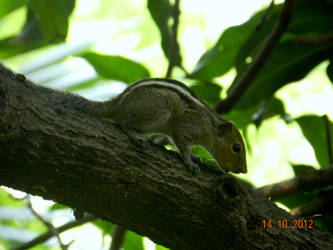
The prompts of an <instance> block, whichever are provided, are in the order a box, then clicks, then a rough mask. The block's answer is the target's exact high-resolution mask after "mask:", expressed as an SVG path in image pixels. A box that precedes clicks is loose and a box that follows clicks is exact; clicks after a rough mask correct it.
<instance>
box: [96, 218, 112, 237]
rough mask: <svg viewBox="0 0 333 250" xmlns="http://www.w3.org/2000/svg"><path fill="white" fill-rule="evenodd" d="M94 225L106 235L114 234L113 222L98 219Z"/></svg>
mask: <svg viewBox="0 0 333 250" xmlns="http://www.w3.org/2000/svg"><path fill="white" fill-rule="evenodd" d="M92 223H93V224H94V225H95V226H96V227H98V228H99V229H100V230H101V231H102V232H103V233H104V234H112V232H113V228H114V225H113V224H112V223H111V222H108V221H105V220H101V219H97V220H94V221H92Z"/></svg>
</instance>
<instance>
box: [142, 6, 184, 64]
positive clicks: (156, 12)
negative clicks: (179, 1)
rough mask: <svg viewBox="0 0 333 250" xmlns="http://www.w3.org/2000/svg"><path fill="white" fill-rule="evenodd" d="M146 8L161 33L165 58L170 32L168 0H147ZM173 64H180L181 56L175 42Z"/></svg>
mask: <svg viewBox="0 0 333 250" xmlns="http://www.w3.org/2000/svg"><path fill="white" fill-rule="evenodd" d="M148 10H149V12H150V15H151V16H152V18H153V20H154V22H155V23H156V25H157V27H158V29H159V31H160V34H161V46H162V49H163V52H164V54H165V56H166V57H167V58H169V51H170V48H171V41H172V32H171V26H170V20H172V6H171V5H170V2H169V0H148ZM174 53H175V58H174V60H175V65H177V66H179V65H181V56H180V51H179V45H178V43H176V48H174Z"/></svg>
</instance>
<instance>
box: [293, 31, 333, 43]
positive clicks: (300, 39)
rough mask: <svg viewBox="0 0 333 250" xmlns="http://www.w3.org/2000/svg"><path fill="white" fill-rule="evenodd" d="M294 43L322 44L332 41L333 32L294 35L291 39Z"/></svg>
mask: <svg viewBox="0 0 333 250" xmlns="http://www.w3.org/2000/svg"><path fill="white" fill-rule="evenodd" d="M292 40H293V42H295V43H303V44H324V43H330V42H333V33H325V34H317V35H311V36H296V37H294V38H293V39H292Z"/></svg>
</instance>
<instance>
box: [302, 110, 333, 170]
mask: <svg viewBox="0 0 333 250" xmlns="http://www.w3.org/2000/svg"><path fill="white" fill-rule="evenodd" d="M296 121H297V122H298V124H299V125H300V127H301V129H302V132H303V135H304V136H305V138H306V139H307V140H308V141H309V143H310V144H311V145H312V147H313V150H314V152H315V154H316V158H317V160H318V162H319V164H320V166H321V167H326V166H328V165H329V158H328V151H327V136H326V130H325V123H324V120H323V118H321V117H319V116H314V115H307V116H301V117H299V118H297V119H296ZM330 131H331V142H333V124H332V122H330Z"/></svg>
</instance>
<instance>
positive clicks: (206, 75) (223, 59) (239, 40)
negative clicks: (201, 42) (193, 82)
mask: <svg viewBox="0 0 333 250" xmlns="http://www.w3.org/2000/svg"><path fill="white" fill-rule="evenodd" d="M262 14H263V11H260V12H258V13H257V14H255V15H254V16H252V17H251V18H250V19H249V20H248V21H247V22H245V23H243V24H241V25H238V26H233V27H230V28H228V29H226V30H225V31H224V32H223V33H222V35H221V36H220V38H219V40H218V41H217V43H216V44H215V45H214V47H213V48H211V49H210V50H208V51H207V52H206V53H205V54H203V55H202V56H201V58H200V59H199V62H198V63H197V65H196V66H195V69H194V70H193V72H192V73H191V77H192V78H196V79H202V80H209V79H211V78H214V77H217V76H220V75H223V74H224V73H226V72H227V71H228V70H230V69H231V68H232V67H233V66H234V63H235V59H236V56H237V53H238V50H239V49H240V48H241V46H242V45H244V42H245V41H246V40H247V38H248V37H249V36H250V34H251V32H252V31H253V30H254V29H255V27H256V25H257V24H258V23H259V21H260V19H261V17H262ZM265 35H267V33H266V34H265ZM245 45H246V44H245Z"/></svg>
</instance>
